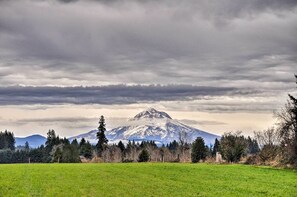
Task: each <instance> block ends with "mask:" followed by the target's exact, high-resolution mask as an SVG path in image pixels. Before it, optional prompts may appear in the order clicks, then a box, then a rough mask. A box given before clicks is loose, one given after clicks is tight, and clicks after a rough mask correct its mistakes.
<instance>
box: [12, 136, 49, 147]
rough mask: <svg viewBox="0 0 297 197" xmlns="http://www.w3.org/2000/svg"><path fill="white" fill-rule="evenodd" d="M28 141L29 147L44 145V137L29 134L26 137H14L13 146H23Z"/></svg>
mask: <svg viewBox="0 0 297 197" xmlns="http://www.w3.org/2000/svg"><path fill="white" fill-rule="evenodd" d="M26 142H28V143H29V146H30V147H31V148H37V147H38V146H41V145H44V144H45V142H46V138H45V137H43V136H42V135H31V136H28V137H16V138H15V146H16V147H17V146H24V145H25V143H26Z"/></svg>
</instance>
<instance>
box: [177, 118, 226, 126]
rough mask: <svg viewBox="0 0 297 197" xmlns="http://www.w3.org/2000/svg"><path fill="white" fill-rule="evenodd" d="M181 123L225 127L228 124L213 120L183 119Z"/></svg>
mask: <svg viewBox="0 0 297 197" xmlns="http://www.w3.org/2000/svg"><path fill="white" fill-rule="evenodd" d="M180 121H181V122H183V123H185V124H190V125H225V124H226V123H224V122H221V121H213V120H190V119H181V120H180Z"/></svg>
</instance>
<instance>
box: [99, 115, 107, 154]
mask: <svg viewBox="0 0 297 197" xmlns="http://www.w3.org/2000/svg"><path fill="white" fill-rule="evenodd" d="M105 131H106V125H105V119H104V116H101V117H100V120H99V127H98V132H97V139H98V143H97V145H96V147H97V151H98V156H99V157H101V156H102V152H103V151H104V150H105V148H106V147H107V143H108V139H107V138H106V137H105Z"/></svg>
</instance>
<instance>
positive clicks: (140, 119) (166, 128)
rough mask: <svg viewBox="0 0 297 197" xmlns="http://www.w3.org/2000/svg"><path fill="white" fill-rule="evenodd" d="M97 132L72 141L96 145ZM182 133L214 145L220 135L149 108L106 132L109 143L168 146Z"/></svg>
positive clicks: (191, 139)
mask: <svg viewBox="0 0 297 197" xmlns="http://www.w3.org/2000/svg"><path fill="white" fill-rule="evenodd" d="M96 133H97V130H92V131H90V132H88V133H85V134H81V135H78V136H74V137H71V138H70V140H73V139H75V138H76V139H77V140H81V139H82V138H85V139H86V140H89V141H90V142H91V143H96V142H97V140H96ZM180 133H186V134H187V141H188V142H192V141H194V140H195V139H196V138H197V137H202V138H203V139H204V141H205V143H206V144H208V145H209V144H213V143H214V141H215V139H216V138H220V136H218V135H214V134H211V133H208V132H205V131H202V130H199V129H195V128H193V127H190V126H187V125H185V124H183V123H181V122H179V121H177V120H174V119H172V118H171V117H170V116H169V115H168V114H167V113H165V112H161V111H157V110H156V109H154V108H149V109H147V110H145V111H143V112H140V113H139V114H137V115H136V116H135V117H134V118H132V119H130V120H128V121H127V123H126V124H125V125H123V126H120V127H117V128H114V129H111V130H109V131H106V137H107V139H108V140H109V143H117V142H119V141H120V140H122V141H123V142H127V141H128V140H131V141H132V140H134V141H135V142H140V141H148V140H154V141H155V142H156V143H157V144H159V145H161V144H167V143H170V142H172V141H173V140H177V141H178V139H179V134H180Z"/></svg>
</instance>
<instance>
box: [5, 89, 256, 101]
mask: <svg viewBox="0 0 297 197" xmlns="http://www.w3.org/2000/svg"><path fill="white" fill-rule="evenodd" d="M246 94H253V92H252V91H246V92H244V91H240V90H238V89H236V88H230V87H225V88H222V87H221V88H218V87H205V86H200V87H199V86H189V85H169V86H155V85H154V86H126V85H112V86H101V87H15V86H14V87H0V105H26V104H104V105H114V104H134V103H144V102H158V101H189V100H195V99H199V98H203V97H210V96H220V95H246ZM206 99H207V98H206Z"/></svg>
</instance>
